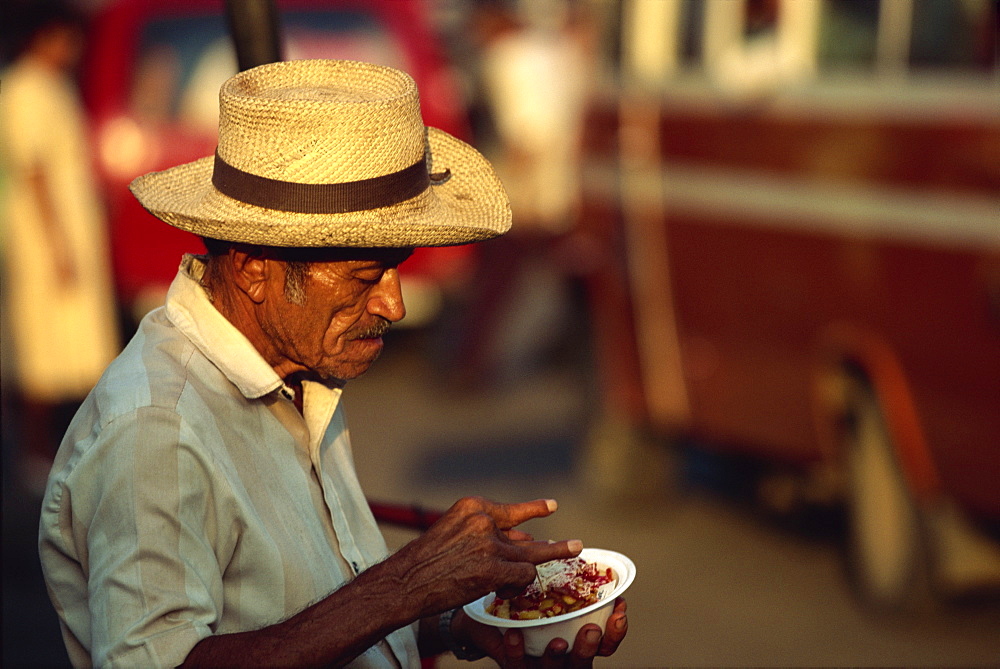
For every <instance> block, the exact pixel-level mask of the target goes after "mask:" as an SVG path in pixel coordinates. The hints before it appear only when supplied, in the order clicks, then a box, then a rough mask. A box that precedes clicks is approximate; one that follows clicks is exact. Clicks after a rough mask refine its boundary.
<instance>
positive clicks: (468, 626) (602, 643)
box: [452, 598, 628, 669]
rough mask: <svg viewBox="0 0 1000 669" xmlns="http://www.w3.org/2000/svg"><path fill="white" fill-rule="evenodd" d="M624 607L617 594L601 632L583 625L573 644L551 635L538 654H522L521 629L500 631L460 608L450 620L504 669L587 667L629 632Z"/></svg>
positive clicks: (458, 635)
mask: <svg viewBox="0 0 1000 669" xmlns="http://www.w3.org/2000/svg"><path fill="white" fill-rule="evenodd" d="M625 611H626V604H625V600H624V599H621V598H619V599H618V600H617V601H616V602H615V609H614V612H612V614H611V616H610V617H609V618H608V622H607V624H606V625H605V632H604V634H603V635H602V634H601V628H600V627H598V626H597V625H595V624H593V623H590V624H587V625H584V626H583V627H582V628H581V629H580V631H579V632H578V633H577V635H576V638H575V639H574V640H573V645H572V647H570V645H569V643H568V641H567V640H565V639H553V640H552V641H550V642H549V645H548V646H547V647H546V648H545V653H544V655H543V656H542V657H540V658H538V657H531V656H529V655H526V654H525V652H524V638H523V636H522V634H521V632H520V630H518V629H516V628H513V629H508V630H507V631H506V632H505V633H503V634H501V633H500V631H499V630H497V629H496V628H495V627H489V626H488V625H483V624H481V623H478V622H476V621H475V620H472V619H471V618H469V617H468V616H466V615H465V613H464V612H462V611H459V612H458V613H456V614H455V617H454V618H453V620H452V635H453V636H454V637H455V638H456V639H458V640H460V641H462V642H463V643H465V644H467V645H470V646H475V647H477V648H480V649H482V650H483V651H485V652H486V654H487V655H489V656H490V657H492V658H493V659H494V660H496V662H497V664H499V665H500V666H501V667H504V668H505V669H521V668H526V667H542V668H546V669H548V668H550V667H551V668H552V669H555V668H557V667H574V668H575V667H590V666H591V665H592V664H593V661H594V657H597V656H608V655H611V654H613V653H614V652H615V651H616V650H618V646H619V644H621V642H622V640H624V639H625V634H626V633H627V632H628V618H627V616H626V615H625Z"/></svg>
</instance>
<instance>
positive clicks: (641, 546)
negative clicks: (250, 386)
mask: <svg viewBox="0 0 1000 669" xmlns="http://www.w3.org/2000/svg"><path fill="white" fill-rule="evenodd" d="M69 8H70V9H71V10H72V11H70V12H60V13H58V14H56V13H54V5H53V4H52V3H49V2H43V1H41V0H38V1H31V0H20V1H18V2H7V3H5V7H4V12H5V14H6V18H5V19H4V21H3V24H4V29H3V31H4V34H3V58H4V71H3V74H2V79H0V81H2V88H0V130H2V133H3V134H2V135H0V140H2V142H3V143H2V144H0V149H2V156H3V162H2V163H0V205H2V209H3V212H4V215H3V218H2V219H0V226H2V228H0V229H2V241H0V249H2V251H3V260H2V262H3V265H2V269H3V272H4V274H3V283H2V297H3V312H2V314H3V318H2V322H0V325H2V328H3V330H2V347H0V352H2V365H3V369H2V390H3V395H2V399H3V407H2V408H3V414H2V416H3V421H2V445H3V517H2V520H3V651H2V652H3V663H4V666H12V667H13V666H26V667H30V666H37V667H49V666H53V667H55V666H64V665H65V664H66V657H65V652H64V651H63V649H62V644H61V640H60V638H59V630H58V623H57V621H56V617H55V614H54V612H52V610H51V608H50V605H49V603H48V600H47V597H46V595H45V591H44V585H43V583H42V580H41V574H40V569H39V567H38V564H37V554H36V548H35V541H36V539H35V535H36V524H37V517H38V504H39V500H40V495H41V491H42V487H43V485H44V475H45V473H46V471H47V465H48V462H49V461H50V459H51V455H52V452H53V451H54V448H55V443H56V441H57V440H58V437H59V435H60V434H61V431H62V430H63V429H64V426H65V424H66V422H67V421H68V418H69V416H71V414H72V411H73V409H74V407H75V405H76V404H77V403H78V402H79V401H81V400H82V397H83V395H84V394H85V393H86V390H87V388H88V387H89V386H90V385H91V384H92V383H93V382H94V381H96V376H95V375H96V374H99V372H100V369H101V368H103V365H104V364H106V359H107V358H108V357H109V356H111V355H114V353H115V352H116V351H117V350H118V347H120V346H121V344H122V342H124V341H127V338H128V337H129V336H130V334H131V332H132V330H133V329H134V328H135V325H136V324H137V323H138V320H139V319H140V318H141V317H142V315H143V314H145V313H146V312H147V311H148V310H149V309H151V308H154V307H155V306H157V305H158V304H160V303H162V300H163V296H164V292H165V288H166V286H167V284H168V283H169V282H170V280H171V279H172V278H173V275H174V273H175V271H176V267H177V264H178V260H179V258H180V255H181V254H182V253H185V252H199V251H200V250H201V245H200V243H199V242H198V240H197V239H195V238H193V237H191V236H189V235H187V234H186V233H183V232H180V231H178V230H175V229H174V228H172V227H170V226H167V225H164V224H162V223H160V222H158V221H156V220H155V219H153V218H152V217H151V216H149V215H148V214H146V213H145V212H144V211H143V210H142V209H141V208H140V207H139V205H138V204H137V203H136V202H135V201H134V200H133V199H132V197H131V195H130V194H129V193H128V190H127V184H128V183H129V181H131V179H132V178H134V177H135V176H137V175H139V174H143V173H145V172H148V171H151V170H157V169H163V168H165V167H168V166H172V165H176V164H179V163H182V162H187V161H190V160H194V159H196V158H199V157H202V156H206V155H210V154H211V153H212V152H213V151H214V147H215V139H214V136H215V125H216V122H217V96H218V88H219V85H220V84H221V83H222V81H224V80H225V79H226V78H227V77H228V76H230V75H231V74H233V73H235V72H236V71H237V70H238V69H239V68H240V67H241V64H245V60H244V59H245V58H253V57H257V58H263V59H265V60H266V59H276V58H282V59H293V58H313V57H332V58H353V59H359V60H368V61H373V62H379V63H384V64H389V65H393V66H396V67H399V68H401V69H404V70H406V71H408V72H409V73H411V74H412V75H413V77H414V78H415V79H416V81H417V84H418V86H419V89H420V91H421V103H422V106H423V112H424V119H425V121H426V122H427V124H428V125H433V126H437V127H440V128H443V129H445V130H447V131H449V132H451V133H452V134H455V135H456V136H459V137H461V138H463V139H465V140H466V141H469V142H470V143H472V144H474V145H475V146H476V147H477V148H479V149H480V150H481V151H482V152H483V153H485V154H486V155H487V156H488V157H490V158H491V160H493V162H494V164H495V165H496V167H497V170H498V172H499V173H500V175H501V178H502V179H503V181H504V183H505V185H506V186H507V188H508V191H509V194H510V196H511V201H512V207H513V210H514V229H513V231H512V232H511V233H510V234H509V235H508V236H506V237H504V238H501V239H499V240H494V241H491V242H487V243H484V244H480V245H477V246H474V247H455V248H447V249H426V250H420V251H418V253H417V254H415V256H414V257H413V258H412V259H411V260H410V261H408V262H407V264H406V265H404V270H405V272H404V276H405V278H404V295H405V299H406V303H407V309H408V316H407V318H406V319H405V320H404V321H403V323H401V324H400V325H401V327H398V328H397V329H395V330H394V331H393V332H391V333H390V334H389V335H388V336H387V346H386V352H385V353H384V354H383V358H382V359H381V360H380V361H379V362H378V363H376V365H375V366H374V367H373V368H372V370H371V371H370V372H368V374H366V375H365V376H364V377H362V378H360V379H358V380H356V381H353V382H351V384H350V385H349V386H348V390H347V392H346V393H345V399H344V401H345V404H346V407H347V412H348V416H349V420H350V423H351V426H352V434H353V441H354V450H355V456H356V460H357V467H358V472H359V476H360V477H361V480H362V484H363V486H364V487H365V489H366V490H367V492H368V494H369V496H370V498H371V499H372V501H373V502H377V503H379V504H387V505H389V507H388V511H392V510H394V507H401V508H403V509H404V510H405V509H409V508H417V509H425V510H431V511H433V510H441V509H444V508H447V506H449V505H450V504H451V503H452V502H453V501H454V500H455V499H457V498H458V497H460V496H463V495H469V494H477V495H484V496H487V497H492V498H496V499H502V500H511V501H513V500H520V499H527V498H534V497H542V496H544V497H555V498H556V499H558V500H559V502H560V510H559V512H558V513H557V514H555V515H554V516H552V517H551V518H548V519H545V520H542V521H533V522H532V524H531V525H530V527H529V530H530V531H532V532H534V533H535V534H536V536H538V537H551V538H572V537H578V538H581V539H582V540H583V541H584V543H585V544H587V545H591V546H595V547H603V548H609V549H614V550H619V551H621V552H623V553H625V554H627V555H629V556H630V557H632V559H633V560H634V561H635V562H636V565H637V570H638V576H637V578H636V581H635V583H634V585H633V586H632V588H631V589H630V591H629V592H628V599H629V606H630V609H629V610H630V622H631V630H630V634H629V638H628V639H627V641H626V643H625V644H624V645H623V647H622V649H621V650H620V651H619V653H618V654H617V655H616V656H615V657H613V658H611V659H608V660H606V661H604V662H603V663H602V664H603V665H604V666H621V667H633V666H665V665H682V666H720V665H722V666H725V665H730V666H731V665H744V666H747V665H757V666H768V665H770V666H792V665H796V666H804V665H854V666H860V665H907V666H917V665H928V666H945V665H951V666H973V665H978V666H986V665H998V664H1000V633H998V630H1000V594H998V593H1000V485H998V482H1000V56H998V3H997V2H995V1H992V0H576V1H570V0H520V1H518V0H479V1H475V0H365V1H361V0H277V2H275V3H265V2H256V1H254V0H236V1H235V2H232V3H230V5H228V11H227V5H226V4H225V3H224V2H222V1H221V0H220V1H211V0H173V1H172V2H169V3H167V2H156V1H154V0H119V1H108V2H100V1H98V0H88V1H86V2H79V3H77V4H75V5H70V7H69ZM38 16H42V17H49V18H51V17H53V16H58V17H59V20H58V21H57V22H56V23H55V25H56V27H55V28H54V27H53V23H52V22H46V21H39V20H37V18H38ZM248 30H249V31H250V32H251V33H253V32H255V30H256V32H257V33H259V34H270V35H271V36H272V37H275V38H276V39H275V41H274V42H273V43H272V46H273V47H274V48H273V49H272V50H271V51H270V52H267V51H266V50H265V53H264V54H263V55H261V54H260V53H258V54H253V53H250V52H251V51H252V48H251V47H253V46H254V43H252V42H251V41H242V42H240V40H242V39H244V38H245V36H246V35H245V32H244V31H248ZM234 35H235V36H236V40H237V41H238V42H239V43H240V44H241V45H242V46H241V50H240V52H239V54H237V51H236V50H235V49H234V47H233V41H234V39H233V36H234ZM77 55H79V58H76V56H77ZM56 149H58V150H56ZM57 326H58V327H57ZM102 327H103V329H104V330H106V331H101V332H98V333H97V334H95V338H94V339H93V340H90V339H87V338H86V337H87V336H88V334H89V333H90V332H97V331H99V330H101V329H102ZM57 329H61V330H62V331H64V332H65V333H67V334H65V335H64V338H63V339H62V340H59V339H55V340H54V341H56V342H57V343H55V344H53V343H51V342H52V341H53V339H50V336H55V335H53V333H54V331H56V330H57ZM39 342H44V343H43V344H40V343H39ZM67 369H73V370H74V371H73V373H72V374H68V373H67V372H66V370H67ZM69 376H72V379H67V377H69ZM46 377H52V380H51V381H47V382H44V383H43V382H40V381H39V380H40V379H46ZM380 508H381V507H380ZM388 511H386V512H385V513H384V514H383V517H384V518H385V519H386V522H385V530H386V533H387V537H388V539H389V541H390V544H391V545H393V546H398V545H401V544H402V543H404V542H405V541H407V540H409V539H410V538H412V537H413V536H414V532H416V531H418V530H417V529H415V528H414V527H411V526H407V525H406V523H404V524H403V525H400V524H399V523H396V522H391V518H390V516H394V514H391V513H389V512H388ZM402 515H406V514H402ZM418 515H419V514H418ZM438 664H439V666H453V665H454V666H459V665H460V664H465V663H458V662H454V661H450V660H449V659H447V658H442V659H440V660H439V662H438ZM487 664H488V663H487Z"/></svg>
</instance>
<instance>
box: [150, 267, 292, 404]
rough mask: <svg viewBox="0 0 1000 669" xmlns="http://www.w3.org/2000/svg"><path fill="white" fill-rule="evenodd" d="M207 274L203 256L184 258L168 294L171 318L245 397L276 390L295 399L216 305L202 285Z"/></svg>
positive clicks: (262, 394) (253, 397) (168, 314)
mask: <svg viewBox="0 0 1000 669" xmlns="http://www.w3.org/2000/svg"><path fill="white" fill-rule="evenodd" d="M204 272H205V263H204V260H203V259H202V258H201V257H199V256H194V255H190V254H188V255H185V256H184V258H183V259H182V260H181V266H180V269H179V270H178V272H177V276H176V277H175V278H174V281H173V283H171V284H170V289H169V291H168V292H167V305H166V314H167V318H168V319H170V322H171V323H173V324H174V326H176V327H177V329H178V330H180V331H181V332H183V333H184V335H185V336H186V337H187V338H188V339H190V340H191V342H192V343H193V344H194V345H195V346H196V347H197V348H198V350H199V351H201V352H202V353H203V354H204V355H205V357H207V358H208V359H209V360H211V361H212V363H214V364H215V366H216V367H218V368H219V369H220V370H221V371H222V373H223V374H225V376H226V378H227V379H229V381H230V382H232V383H233V385H235V386H236V387H237V388H239V389H240V392H241V393H243V395H244V397H246V398H248V399H257V398H260V397H263V396H264V395H267V394H268V393H272V392H274V391H275V390H282V391H283V392H284V393H285V394H286V396H288V397H291V396H292V394H293V393H292V391H291V389H289V388H288V387H287V386H286V385H285V383H284V381H282V379H281V377H280V376H278V373H277V372H275V371H274V368H272V367H271V366H270V365H269V364H268V363H267V361H266V360H264V358H263V356H261V354H260V353H259V352H258V351H257V349H256V348H254V346H253V344H251V343H250V340H249V339H247V338H246V337H245V336H244V335H243V333H242V332H240V331H239V330H237V329H236V327H235V326H234V325H233V324H232V323H230V322H229V321H228V320H227V319H226V317H225V316H223V315H222V314H221V313H219V311H218V310H217V309H216V308H215V306H213V305H212V301H211V300H210V299H209V297H208V294H207V293H206V292H205V288H204V287H203V286H202V285H201V277H202V275H203V274H204Z"/></svg>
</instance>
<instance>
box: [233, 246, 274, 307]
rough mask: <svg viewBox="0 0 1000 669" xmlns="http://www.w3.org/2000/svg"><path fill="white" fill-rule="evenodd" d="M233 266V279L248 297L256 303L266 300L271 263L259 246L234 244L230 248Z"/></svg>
mask: <svg viewBox="0 0 1000 669" xmlns="http://www.w3.org/2000/svg"><path fill="white" fill-rule="evenodd" d="M229 261H230V262H231V263H232V267H233V280H234V282H235V283H236V285H237V286H238V287H239V289H240V290H242V291H243V292H244V293H245V294H246V296H247V297H249V298H250V300H251V301H253V302H254V303H256V304H260V303H261V302H263V301H264V297H265V295H266V294H267V290H266V288H267V280H268V275H269V273H270V272H271V270H272V268H271V263H269V262H268V261H267V256H266V255H265V254H264V252H263V249H261V248H260V247H259V246H244V245H239V246H234V247H233V248H231V249H230V250H229Z"/></svg>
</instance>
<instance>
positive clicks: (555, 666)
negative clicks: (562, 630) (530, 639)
mask: <svg viewBox="0 0 1000 669" xmlns="http://www.w3.org/2000/svg"><path fill="white" fill-rule="evenodd" d="M568 651H569V643H568V642H567V641H566V639H560V638H559V637H556V638H555V639H553V640H552V641H549V645H547V646H546V647H545V652H544V653H542V669H561V668H562V667H563V666H565V664H566V653H567V652H568Z"/></svg>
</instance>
